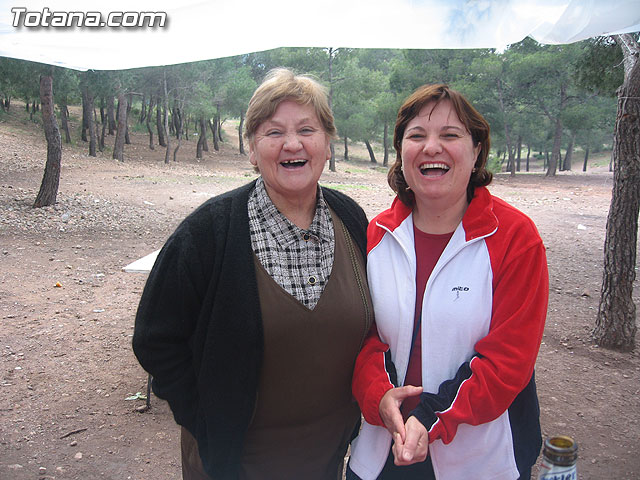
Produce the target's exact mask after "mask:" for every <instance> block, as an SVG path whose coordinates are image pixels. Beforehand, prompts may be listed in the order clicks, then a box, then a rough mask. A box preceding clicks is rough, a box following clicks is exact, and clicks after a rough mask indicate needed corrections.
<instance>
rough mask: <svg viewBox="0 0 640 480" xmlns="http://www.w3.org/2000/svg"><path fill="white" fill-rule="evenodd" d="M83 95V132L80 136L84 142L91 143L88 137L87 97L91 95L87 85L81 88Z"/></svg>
mask: <svg viewBox="0 0 640 480" xmlns="http://www.w3.org/2000/svg"><path fill="white" fill-rule="evenodd" d="M81 93H82V131H81V134H80V138H81V139H82V141H83V142H87V141H89V137H87V131H88V130H89V112H90V111H91V110H90V109H89V99H88V97H87V95H88V93H89V87H88V86H87V85H86V84H85V85H83V86H82V88H81Z"/></svg>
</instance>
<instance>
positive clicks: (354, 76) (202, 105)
mask: <svg viewBox="0 0 640 480" xmlns="http://www.w3.org/2000/svg"><path fill="white" fill-rule="evenodd" d="M329 53H330V52H329V49H328V48H279V49H275V50H270V51H264V52H257V53H252V54H248V55H241V56H237V57H230V58H223V59H215V60H208V61H203V62H197V63H190V64H182V65H174V66H167V67H150V68H140V69H132V70H126V71H100V72H94V71H89V72H75V71H71V70H66V69H62V68H58V67H50V66H46V65H40V64H36V63H32V62H25V61H21V60H14V59H8V58H0V100H4V99H8V100H9V101H10V100H13V99H16V98H17V99H22V100H25V101H30V102H32V101H33V100H37V99H38V95H39V92H38V88H39V85H38V83H39V82H38V78H39V75H40V74H41V73H51V72H52V73H53V76H54V97H55V101H56V104H57V105H58V106H60V105H77V104H79V103H80V102H81V95H80V89H81V88H82V86H83V85H86V86H87V87H88V88H89V89H90V91H91V92H92V93H93V94H94V97H95V99H96V108H99V107H100V106H103V107H104V106H106V99H107V98H108V97H113V96H115V95H117V93H118V92H119V91H123V92H125V93H132V94H135V95H133V96H132V100H133V106H132V112H133V114H135V115H136V116H139V115H138V114H139V112H140V111H141V109H142V100H143V97H144V99H145V102H147V104H148V102H149V98H150V97H153V100H154V105H155V103H156V102H157V100H158V99H160V100H161V105H162V104H164V82H165V79H166V84H167V95H168V98H167V99H166V103H167V105H168V107H169V115H173V114H174V107H175V106H179V107H180V110H181V112H182V114H184V120H185V121H187V120H188V121H190V122H193V121H194V120H196V119H198V118H205V119H212V118H214V117H215V116H216V115H218V114H220V115H221V118H220V121H225V119H226V118H238V117H240V116H241V114H242V113H243V112H244V111H245V110H246V107H247V104H248V101H249V98H250V97H251V95H252V93H253V91H254V90H255V88H256V86H257V85H258V84H259V83H260V81H261V80H262V79H263V78H264V75H265V74H266V73H267V72H268V71H269V70H270V69H271V68H274V67H279V66H284V67H289V68H292V69H293V70H294V71H296V72H298V73H311V74H314V75H315V76H316V77H318V78H319V79H320V81H321V82H323V83H324V84H325V85H327V86H328V87H330V88H331V90H332V93H333V98H332V100H333V108H334V114H335V117H336V125H337V127H338V131H339V134H340V135H341V136H343V137H345V136H346V137H348V138H349V139H350V140H351V141H365V140H367V141H369V142H379V141H380V140H381V138H382V134H383V131H384V129H385V126H386V127H387V129H388V132H389V136H391V135H392V134H393V125H394V123H395V117H396V114H397V111H398V108H399V106H400V105H401V103H402V102H403V101H404V99H405V98H406V97H407V96H408V95H409V94H410V93H411V92H412V91H413V90H415V88H417V87H419V86H421V85H423V84H425V83H448V84H450V85H451V86H452V87H453V88H455V89H457V90H460V91H461V92H462V93H463V94H464V95H465V96H467V98H469V100H470V101H471V102H472V103H473V105H474V106H475V107H476V108H477V109H478V110H479V111H480V112H481V113H482V114H483V115H484V116H485V118H487V120H488V121H489V123H490V125H491V132H492V145H493V147H494V150H495V151H502V152H504V151H505V150H506V149H507V144H508V143H510V144H511V148H512V150H513V149H514V148H515V147H516V145H517V141H518V139H520V140H521V142H522V144H523V145H529V146H530V147H531V149H532V151H542V152H547V151H549V150H550V148H551V146H552V144H553V132H554V121H555V119H560V120H561V121H562V123H563V125H564V130H565V133H566V134H569V133H570V134H571V136H572V137H575V142H576V146H577V147H583V148H586V147H589V148H590V149H591V150H592V151H594V150H596V149H598V148H602V146H603V145H606V144H610V143H611V133H612V129H613V122H614V120H615V102H614V101H613V100H612V99H611V96H613V95H614V94H615V89H616V88H617V87H618V86H619V85H620V84H621V83H622V64H621V59H622V54H621V52H620V49H619V48H618V47H617V46H616V45H615V43H614V42H613V41H612V40H611V39H610V38H608V37H607V38H600V39H595V40H591V41H586V42H580V43H577V44H572V45H540V44H538V43H536V42H535V41H534V40H531V39H525V40H523V41H522V42H519V43H517V44H514V45H511V46H509V48H507V49H506V50H505V51H504V52H496V51H494V50H489V49H482V50H390V49H359V50H358V49H348V48H339V49H331V55H330V54H329ZM330 64H331V74H330V70H329V66H330ZM35 117H36V116H34V118H35ZM154 120H155V118H154ZM75 123H76V124H77V121H76V122H75ZM136 123H137V122H130V126H131V127H132V128H134V129H135V128H137V127H135V124H136ZM141 131H144V129H141ZM508 137H509V138H510V142H508V141H507V138H508ZM389 141H391V138H389ZM500 162H501V159H498V158H495V159H492V163H491V168H495V169H496V171H498V170H499V169H500V168H501V167H502V166H501V164H500Z"/></svg>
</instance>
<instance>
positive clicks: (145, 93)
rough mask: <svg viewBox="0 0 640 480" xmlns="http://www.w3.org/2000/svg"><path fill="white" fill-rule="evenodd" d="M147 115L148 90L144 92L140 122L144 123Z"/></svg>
mask: <svg viewBox="0 0 640 480" xmlns="http://www.w3.org/2000/svg"><path fill="white" fill-rule="evenodd" d="M146 117H147V92H144V93H143V94H142V106H141V107H140V120H138V123H142V122H144V121H145V119H146Z"/></svg>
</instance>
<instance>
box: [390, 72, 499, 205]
mask: <svg viewBox="0 0 640 480" xmlns="http://www.w3.org/2000/svg"><path fill="white" fill-rule="evenodd" d="M444 100H449V101H450V102H451V105H452V106H453V109H454V110H455V112H456V114H457V115H458V118H459V119H460V121H461V122H462V123H463V124H464V126H465V127H466V128H467V130H468V132H469V133H470V134H471V139H472V141H473V145H474V146H477V145H478V144H480V147H481V148H480V153H478V158H476V161H475V164H474V168H473V172H472V173H471V178H469V184H468V186H467V201H468V202H471V199H472V198H473V192H474V190H475V187H483V186H486V185H489V184H490V183H491V179H492V178H493V175H492V174H491V172H490V171H489V170H487V168H486V167H487V157H488V155H489V148H490V147H491V140H490V138H489V132H490V128H489V124H488V123H487V121H486V120H485V119H484V117H483V116H482V115H481V114H480V113H479V112H478V111H477V110H476V109H475V108H473V106H472V105H471V103H469V101H468V100H467V99H466V98H464V97H463V96H462V94H461V93H460V92H458V91H456V90H453V89H451V88H449V87H448V86H447V85H443V84H434V85H423V86H422V87H420V88H418V89H417V90H416V91H415V92H413V93H412V94H411V95H410V96H409V98H407V99H406V100H405V101H404V103H403V104H402V106H401V107H400V110H399V111H398V118H397V119H396V128H395V132H394V136H393V146H394V147H395V149H396V161H395V163H394V164H393V165H392V166H391V168H390V169H389V173H388V174H387V181H388V182H389V186H390V187H391V189H392V190H393V191H394V192H396V194H397V195H398V198H400V200H401V201H402V203H404V204H405V205H407V206H409V207H413V206H414V203H415V196H414V193H413V192H412V191H411V190H409V186H408V185H407V182H406V180H405V178H404V174H403V173H402V139H403V137H404V131H405V129H406V128H407V124H408V123H409V122H410V121H411V120H412V119H413V118H414V117H416V116H417V115H418V114H419V113H420V110H422V108H423V107H424V106H425V105H427V104H428V103H430V102H435V105H434V108H435V106H437V105H438V104H439V103H440V102H442V101H444Z"/></svg>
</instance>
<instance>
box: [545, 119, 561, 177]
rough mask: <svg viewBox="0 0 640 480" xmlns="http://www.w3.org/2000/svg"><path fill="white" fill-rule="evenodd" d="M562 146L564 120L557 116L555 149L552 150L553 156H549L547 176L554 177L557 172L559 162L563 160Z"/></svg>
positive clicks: (554, 137)
mask: <svg viewBox="0 0 640 480" xmlns="http://www.w3.org/2000/svg"><path fill="white" fill-rule="evenodd" d="M561 146H562V120H561V119H560V117H558V118H556V128H555V133H554V135H553V149H552V150H551V157H550V158H549V165H548V167H547V173H546V176H547V177H553V176H555V174H556V170H557V168H558V164H559V163H560V161H561V160H562V157H561V155H560V147H561Z"/></svg>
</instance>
